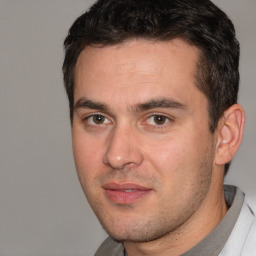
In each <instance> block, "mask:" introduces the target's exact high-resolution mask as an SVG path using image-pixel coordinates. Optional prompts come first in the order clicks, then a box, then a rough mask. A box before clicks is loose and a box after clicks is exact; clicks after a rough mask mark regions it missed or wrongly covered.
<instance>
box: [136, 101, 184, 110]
mask: <svg viewBox="0 0 256 256" xmlns="http://www.w3.org/2000/svg"><path fill="white" fill-rule="evenodd" d="M155 108H170V109H180V110H187V109H188V107H187V106H186V105H185V104H182V103H180V102H178V101H175V100H173V99H167V98H158V99H151V100H149V101H147V102H144V103H141V104H138V105H135V107H132V111H133V112H143V111H147V110H151V109H155Z"/></svg>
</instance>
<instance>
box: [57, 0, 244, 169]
mask: <svg viewBox="0 0 256 256" xmlns="http://www.w3.org/2000/svg"><path fill="white" fill-rule="evenodd" d="M175 38H181V39H183V40H184V41H186V42H187V43H188V44H190V45H193V46H196V47H197V48H198V49H199V50H200V58H199V61H198V64H197V72H196V77H195V81H196V86H197V88H198V89H199V90H200V91H201V92H202V93H203V94H204V95H205V96H206V97H207V99H208V104H209V106H208V111H209V128H210V131H211V132H214V131H215V129H216V127H217V125H218V121H219V119H220V117H221V116H222V115H223V113H224V111H225V110H226V109H228V108H229V107H230V106H231V105H233V104H235V103H236V102H237V95H238V89H239V71H238V67H239V52H240V49H239V43H238V41H237V39H236V37H235V29H234V26H233V24H232V22H231V21H230V19H229V18H228V17H227V15H226V14H225V13H224V12H223V11H222V10H220V9H219V8H218V7H217V6H215V5H214V4H213V3H212V2H211V1H210V0H98V1H97V2H96V3H95V4H94V5H92V7H91V8H90V9H89V10H88V11H87V12H85V13H84V14H83V15H81V16H80V17H79V18H77V20H76V21H75V22H74V24H73V25H72V26H71V28H70V30H69V33H68V35H67V37H66V39H65V41H64V49H65V59H64V63H63V67H62V70H63V75H64V84H65V89H66V92H67V95H68V98H69V107H70V118H71V122H72V119H73V105H74V86H75V82H74V71H75V66H76V62H77V59H78V57H79V55H80V53H81V52H82V51H83V50H84V49H85V47H87V46H97V47H98V46H101V47H104V46H108V45H117V44H121V43H123V42H125V41H127V40H130V39H144V40H154V41H170V40H172V39H175ZM229 165H230V163H227V164H226V165H225V172H227V170H228V168H229Z"/></svg>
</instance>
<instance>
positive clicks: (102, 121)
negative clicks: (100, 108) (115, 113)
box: [86, 114, 111, 125]
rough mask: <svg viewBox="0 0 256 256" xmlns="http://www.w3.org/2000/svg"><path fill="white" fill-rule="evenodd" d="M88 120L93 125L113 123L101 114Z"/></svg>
mask: <svg viewBox="0 0 256 256" xmlns="http://www.w3.org/2000/svg"><path fill="white" fill-rule="evenodd" d="M86 119H87V122H88V123H89V124H91V125H102V124H110V123H111V121H110V120H109V119H108V118H106V117H105V116H103V115H100V114H95V115H91V116H89V117H87V118H86Z"/></svg>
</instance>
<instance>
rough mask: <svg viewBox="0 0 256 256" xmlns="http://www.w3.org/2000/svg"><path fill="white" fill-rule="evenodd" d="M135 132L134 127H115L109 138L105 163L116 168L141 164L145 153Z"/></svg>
mask: <svg viewBox="0 0 256 256" xmlns="http://www.w3.org/2000/svg"><path fill="white" fill-rule="evenodd" d="M135 134H136V132H135V131H132V129H125V128H121V127H115V128H114V129H113V131H112V133H111V135H110V136H109V138H108V145H107V149H106V152H105V154H104V156H103V163H104V164H105V165H108V166H110V167H111V168H113V169H116V170H118V169H119V170H121V169H124V168H134V167H137V166H139V165H140V164H141V163H142V162H143V153H142V151H141V147H140V146H139V143H138V139H137V138H136V135H135Z"/></svg>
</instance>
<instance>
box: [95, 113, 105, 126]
mask: <svg viewBox="0 0 256 256" xmlns="http://www.w3.org/2000/svg"><path fill="white" fill-rule="evenodd" d="M104 120H105V117H104V116H101V115H96V116H94V117H93V121H94V122H95V123H96V124H102V123H103V122H104Z"/></svg>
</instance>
